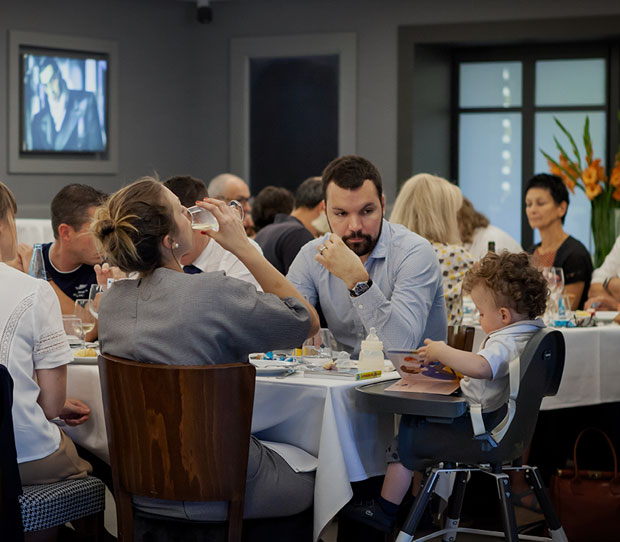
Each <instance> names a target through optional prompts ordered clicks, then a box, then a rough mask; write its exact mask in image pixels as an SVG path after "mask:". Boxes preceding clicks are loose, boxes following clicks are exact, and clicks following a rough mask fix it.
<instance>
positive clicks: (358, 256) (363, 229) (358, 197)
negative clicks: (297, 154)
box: [288, 156, 447, 354]
mask: <svg viewBox="0 0 620 542" xmlns="http://www.w3.org/2000/svg"><path fill="white" fill-rule="evenodd" d="M322 184H323V196H324V200H325V207H326V211H327V219H328V220H329V224H330V226H331V229H332V232H333V233H331V234H326V235H324V236H323V237H320V238H319V239H315V240H314V241H311V242H310V243H308V244H306V245H305V246H304V247H303V248H302V249H301V250H300V251H299V254H298V255H297V258H295V261H294V262H293V264H292V265H291V268H290V270H289V272H288V279H289V280H290V281H291V282H292V283H293V284H294V285H295V287H296V288H297V289H298V290H299V291H300V292H301V293H302V295H303V296H304V297H306V299H308V301H310V303H312V304H313V305H315V306H316V305H317V304H319V303H320V306H321V309H322V311H323V315H324V316H325V320H326V321H327V324H328V326H329V329H330V331H331V332H332V333H333V335H334V337H335V339H336V340H337V341H338V342H339V343H340V346H341V347H344V348H345V349H347V350H349V351H351V352H353V353H355V354H357V353H359V351H360V346H361V344H360V343H361V341H362V340H363V339H364V338H365V336H366V335H367V334H368V332H369V330H370V328H371V327H374V328H375V329H376V331H377V335H378V336H379V338H380V339H381V340H382V341H383V348H384V350H388V349H390V348H403V349H405V348H406V349H412V348H417V347H418V346H420V345H421V344H422V342H423V341H424V339H426V338H430V339H433V340H445V338H446V332H447V320H446V304H445V301H444V296H443V286H442V277H441V270H440V268H439V262H438V260H437V257H436V256H435V251H434V250H433V247H432V246H431V244H430V243H429V242H428V241H427V240H425V239H423V238H422V237H420V236H419V235H417V234H415V233H413V232H410V231H409V230H408V229H407V228H405V227H403V226H400V225H397V224H390V223H389V222H387V221H386V220H384V219H383V215H384V211H385V197H384V195H383V188H382V183H381V175H380V173H379V171H378V170H377V168H376V167H375V166H374V165H373V164H371V163H370V162H369V161H368V160H366V159H364V158H362V157H360V156H342V157H340V158H337V159H336V160H333V161H332V162H331V163H330V164H328V165H327V167H326V168H325V171H324V172H323V176H322Z"/></svg>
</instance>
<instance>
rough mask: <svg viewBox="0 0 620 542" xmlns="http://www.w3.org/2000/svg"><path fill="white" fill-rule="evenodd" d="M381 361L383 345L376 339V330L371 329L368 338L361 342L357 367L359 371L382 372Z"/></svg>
mask: <svg viewBox="0 0 620 542" xmlns="http://www.w3.org/2000/svg"><path fill="white" fill-rule="evenodd" d="M383 359H384V358H383V343H382V342H381V341H380V340H379V337H377V330H376V329H375V328H374V327H371V328H370V333H368V337H366V340H364V341H362V349H361V351H360V359H359V362H358V364H357V366H358V368H359V370H360V371H383Z"/></svg>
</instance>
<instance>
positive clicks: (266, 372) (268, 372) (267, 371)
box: [250, 359, 300, 376]
mask: <svg viewBox="0 0 620 542" xmlns="http://www.w3.org/2000/svg"><path fill="white" fill-rule="evenodd" d="M250 363H252V365H254V367H256V374H257V376H276V375H281V374H284V373H286V372H287V371H289V370H290V369H296V368H297V367H299V365H300V364H299V363H293V362H291V361H278V360H273V359H250Z"/></svg>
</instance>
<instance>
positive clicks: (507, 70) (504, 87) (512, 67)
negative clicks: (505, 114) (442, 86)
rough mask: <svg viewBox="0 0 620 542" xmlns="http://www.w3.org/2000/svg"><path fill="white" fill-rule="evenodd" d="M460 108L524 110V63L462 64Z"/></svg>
mask: <svg viewBox="0 0 620 542" xmlns="http://www.w3.org/2000/svg"><path fill="white" fill-rule="evenodd" d="M459 105H460V107H520V106H521V62H463V63H461V64H460V96H459Z"/></svg>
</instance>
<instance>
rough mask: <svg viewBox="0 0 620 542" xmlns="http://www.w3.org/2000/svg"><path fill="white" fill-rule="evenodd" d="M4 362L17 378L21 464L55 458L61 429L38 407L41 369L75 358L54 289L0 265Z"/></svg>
mask: <svg viewBox="0 0 620 542" xmlns="http://www.w3.org/2000/svg"><path fill="white" fill-rule="evenodd" d="M0 289H1V292H2V303H1V304H0V363H2V365H5V366H6V367H7V368H8V370H9V373H10V375H11V377H12V378H13V425H14V429H15V445H16V448H17V462H18V463H23V462H26V461H34V460H35V459H41V458H43V457H47V456H48V455H50V454H52V453H54V452H55V451H56V450H57V449H58V446H59V445H60V430H59V428H58V427H57V426H56V425H54V424H53V423H51V422H50V421H49V420H48V419H47V418H46V417H45V414H44V412H43V409H42V408H41V406H40V405H39V404H38V403H37V399H38V397H39V393H40V391H41V390H40V388H39V386H38V384H37V382H36V379H35V371H36V370H38V369H54V368H56V367H59V366H61V365H66V364H67V363H69V362H70V361H71V359H72V355H71V350H70V349H69V344H68V342H67V338H66V335H65V332H64V329H63V325H62V316H61V313H60V303H59V302H58V298H57V297H56V294H55V293H54V290H53V289H52V287H51V286H50V285H49V284H48V283H47V282H45V281H43V280H39V279H35V278H33V277H31V276H29V275H26V274H25V273H22V272H21V271H18V270H16V269H13V268H12V267H9V266H8V265H6V264H3V263H0Z"/></svg>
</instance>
